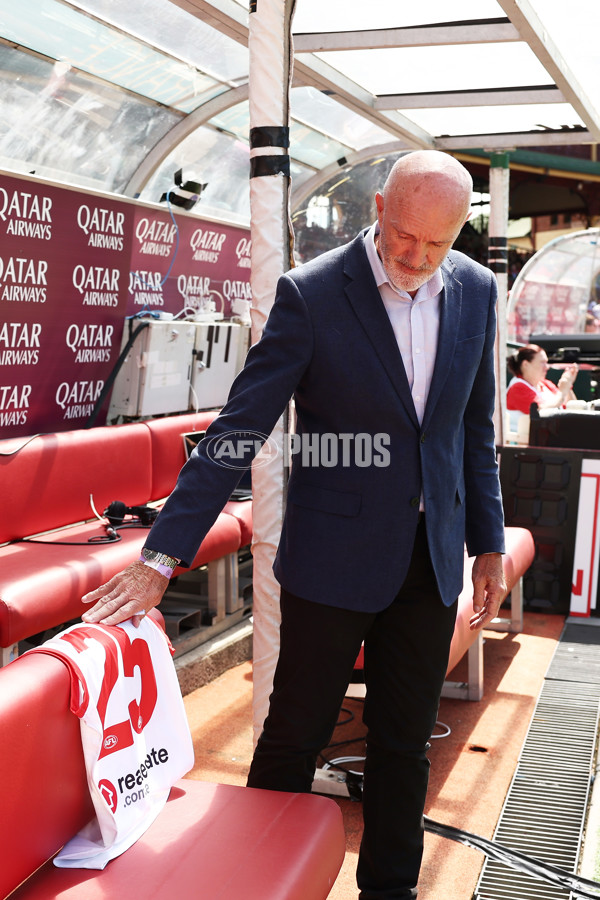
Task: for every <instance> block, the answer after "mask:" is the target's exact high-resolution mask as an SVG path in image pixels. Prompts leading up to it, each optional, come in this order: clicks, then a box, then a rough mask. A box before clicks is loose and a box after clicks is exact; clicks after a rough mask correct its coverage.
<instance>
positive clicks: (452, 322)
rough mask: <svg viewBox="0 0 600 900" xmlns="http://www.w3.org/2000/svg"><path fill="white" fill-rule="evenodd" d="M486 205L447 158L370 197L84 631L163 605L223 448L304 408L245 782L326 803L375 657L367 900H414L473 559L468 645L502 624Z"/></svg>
mask: <svg viewBox="0 0 600 900" xmlns="http://www.w3.org/2000/svg"><path fill="white" fill-rule="evenodd" d="M471 189H472V184H471V179H470V176H469V174H468V173H467V171H466V170H465V169H464V167H463V166H462V165H460V163H458V162H457V161H456V160H455V159H453V158H452V157H450V156H447V155H446V154H443V153H439V152H437V151H416V152H414V153H410V154H408V155H406V156H403V157H401V158H400V159H399V160H398V161H397V162H396V163H395V165H394V167H393V168H392V170H391V172H390V175H389V177H388V179H387V181H386V183H385V186H384V188H383V193H378V194H377V195H376V197H375V201H376V205H377V220H376V222H375V223H374V224H373V225H372V227H371V228H368V229H366V230H365V231H364V232H363V233H361V234H359V235H358V237H357V238H355V240H354V241H352V242H350V243H349V244H347V245H346V246H343V247H340V248H339V249H336V250H333V251H330V252H328V253H325V254H324V255H323V256H321V257H319V258H318V259H316V260H313V261H312V262H309V263H307V264H306V265H303V266H300V267H299V268H297V269H294V270H293V271H291V272H289V273H287V274H286V275H284V276H283V277H282V278H281V279H280V281H279V284H278V288H277V297H276V301H275V304H274V306H273V309H272V312H271V315H270V317H269V320H268V322H267V325H266V327H265V330H264V334H263V337H262V339H261V340H260V341H259V342H258V344H256V345H255V346H254V347H253V348H252V350H251V351H250V353H249V355H248V360H247V363H246V366H245V368H244V370H243V372H242V373H241V374H240V375H239V376H238V378H237V380H236V382H235V383H234V386H233V388H232V391H231V395H230V398H229V400H228V403H227V405H226V406H225V408H224V410H223V411H222V413H221V415H220V416H219V417H218V419H217V420H216V421H215V422H214V423H213V425H212V426H211V428H210V430H209V432H208V434H207V437H206V440H205V441H204V442H203V444H201V445H200V447H199V449H198V451H197V452H196V453H195V454H194V455H193V457H192V459H191V460H190V461H189V462H188V463H187V464H186V466H185V467H184V468H183V470H182V472H181V475H180V477H179V480H178V483H177V486H176V488H175V490H174V492H173V494H172V495H171V497H170V498H169V500H168V501H167V503H166V505H165V508H164V510H163V511H162V512H161V514H160V516H159V517H158V520H157V522H156V523H155V525H154V526H153V528H152V530H151V531H150V533H149V535H148V540H147V542H146V546H147V549H146V550H145V555H146V557H148V558H144V559H141V560H139V561H137V562H134V563H133V564H132V565H131V566H129V567H128V568H127V569H125V571H124V572H123V573H121V574H120V575H117V576H116V577H115V578H114V579H112V580H111V581H110V582H108V584H107V585H105V586H104V587H102V588H100V589H99V590H98V591H94V592H93V593H92V594H89V595H88V596H87V597H86V598H84V599H85V601H86V602H93V601H95V605H94V606H93V607H92V608H91V609H90V610H89V611H88V612H86V613H85V614H84V616H83V618H84V619H85V620H86V621H89V622H105V623H108V624H112V623H116V622H119V621H121V620H123V619H124V618H126V617H129V616H133V617H134V620H135V617H136V616H140V615H141V614H143V613H144V612H145V611H147V610H148V609H150V608H151V607H152V606H155V605H156V604H157V603H158V602H159V601H160V598H161V596H162V594H163V592H164V589H165V588H166V585H167V584H168V577H167V576H168V575H169V570H170V569H171V568H172V567H173V566H174V565H175V563H176V561H177V560H180V559H181V560H183V561H184V563H189V562H190V561H191V560H192V559H193V557H194V554H195V551H196V548H197V547H198V545H199V544H200V542H201V540H202V538H203V537H204V535H205V534H206V532H207V531H208V529H209V528H210V526H211V524H212V522H213V521H214V519H215V518H216V516H217V515H218V513H219V511H220V510H221V508H222V507H223V505H224V503H225V502H226V500H227V498H228V496H229V493H230V491H231V489H232V488H233V486H234V484H235V482H236V481H237V478H238V477H239V474H240V472H239V470H237V471H236V470H235V469H232V468H228V467H226V466H223V465H220V464H219V460H217V459H215V454H214V453H212V454H211V447H212V448H214V447H215V442H218V440H219V438H220V437H223V436H225V435H227V436H228V440H231V436H232V435H233V436H235V435H236V434H237V435H240V447H241V448H242V450H241V451H240V452H245V453H246V454H247V457H248V458H247V460H246V461H247V462H248V463H249V462H250V459H251V453H252V451H251V450H250V449H248V447H249V445H250V444H251V442H248V441H246V442H245V443H244V442H243V440H242V439H241V438H242V436H243V435H246V437H247V434H248V432H253V433H256V432H261V433H263V434H265V435H266V434H269V433H270V431H271V429H272V428H273V426H274V424H275V422H276V421H277V419H278V417H279V416H280V415H281V413H282V411H283V409H284V408H285V406H286V404H287V403H288V401H289V399H290V397H291V396H292V395H293V396H294V398H295V408H296V414H297V429H296V435H297V437H296V438H295V445H297V446H303V442H305V444H306V446H307V447H308V448H309V449H310V448H312V450H314V448H315V447H322V446H324V444H323V442H324V441H326V444H327V448H328V454H327V459H326V460H325V459H323V458H319V456H318V454H315V453H314V452H312V451H311V452H306V453H304V452H298V453H297V455H296V456H295V457H294V460H293V465H292V472H291V476H290V481H289V489H288V498H287V507H286V513H285V519H284V524H283V529H282V534H281V540H280V544H279V549H278V552H277V558H276V562H275V566H274V571H275V574H276V576H277V579H278V581H279V582H280V584H281V615H282V622H281V643H280V653H279V662H278V665H277V670H276V673H275V679H274V687H273V693H272V695H271V699H270V708H269V714H268V716H267V719H266V721H265V724H264V729H263V733H262V735H261V737H260V739H259V741H258V744H257V747H256V751H255V754H254V759H253V762H252V766H251V769H250V775H249V780H248V784H249V785H251V786H254V787H263V788H270V789H273V790H289V791H310V789H311V784H312V780H313V776H314V771H315V766H316V759H317V754H318V753H319V751H320V750H321V749H322V748H323V747H324V746H325V745H326V744H327V743H328V741H329V739H330V736H331V733H332V731H333V728H334V726H335V723H336V719H337V715H338V712H339V708H340V705H341V702H342V699H343V697H344V693H345V690H346V688H347V684H348V680H349V677H350V674H351V672H352V668H353V664H354V661H355V659H356V656H357V654H358V651H359V649H360V646H361V644H362V643H363V642H364V660H365V662H364V666H365V668H364V673H365V682H366V686H367V696H366V702H365V708H364V721H365V723H366V726H367V729H368V735H367V757H366V762H365V773H364V788H363V807H364V833H363V840H362V845H361V851H360V856H359V862H358V869H357V880H358V886H359V890H360V900H401V898H412V897H416V896H417V894H416V885H417V879H418V874H419V868H420V863H421V856H422V848H423V822H422V816H423V808H424V803H425V795H426V790H427V779H428V768H429V761H428V759H427V756H426V751H427V748H428V739H429V737H430V735H431V731H432V729H433V726H434V724H435V720H436V714H437V709H438V704H439V696H440V692H441V688H442V684H443V681H444V677H445V672H446V666H447V661H448V651H449V646H450V640H451V637H452V632H453V628H454V621H455V615H456V599H457V597H458V594H459V593H460V591H461V589H462V580H463V546H464V542H465V540H466V542H467V547H468V550H469V553H470V554H471V555H474V556H475V557H476V559H475V563H474V567H473V611H474V612H473V618H472V620H471V626H472V627H473V628H475V627H479V626H480V625H482V624H484V623H485V622H486V621H489V620H490V619H491V618H493V617H494V616H495V615H496V614H497V610H498V606H499V603H500V600H501V598H502V596H503V593H504V590H505V585H504V578H503V574H502V562H501V553H502V552H503V550H504V544H503V540H504V529H503V517H502V503H501V497H500V488H499V482H498V472H497V465H496V458H495V446H494V430H493V423H492V412H493V406H494V366H493V345H494V339H495V331H496V327H495V326H496V319H495V301H496V285H495V281H494V277H493V275H492V274H491V272H490V271H489V270H488V269H485V268H484V267H482V266H480V265H478V264H477V263H475V262H473V261H472V260H470V259H468V258H467V257H465V256H463V255H462V254H461V253H457V252H455V251H452V250H451V247H452V244H453V242H454V241H455V239H456V237H457V235H458V233H459V231H460V229H461V227H462V225H463V223H464V222H465V220H466V219H467V218H468V216H469V207H470V198H471ZM336 441H337V444H336ZM369 442H370V443H369ZM367 445H369V446H370V449H371V451H372V452H371V454H370V455H369V454H365V446H367ZM332 446H334V447H337V451H338V452H336V453H334V454H332V452H331V448H332ZM165 566H166V568H165Z"/></svg>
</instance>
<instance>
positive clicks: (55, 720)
mask: <svg viewBox="0 0 600 900" xmlns="http://www.w3.org/2000/svg"><path fill="white" fill-rule="evenodd" d="M69 698H70V683H69V675H68V671H67V669H66V667H65V666H64V665H63V664H62V663H61V662H59V660H57V659H53V658H52V657H50V656H42V655H38V654H36V655H31V656H23V657H20V658H19V659H16V660H15V661H14V662H12V663H10V665H8V666H6V667H5V668H3V669H0V723H1V727H2V740H1V741H0V772H2V787H1V788H0V791H1V798H2V799H1V802H0V805H1V807H2V815H1V816H0V846H1V847H2V865H1V866H0V897H6V895H7V894H8V893H10V891H11V890H12V889H13V888H14V887H16V886H17V885H18V884H19V883H20V882H21V881H22V880H23V879H24V878H27V876H28V875H29V874H30V873H31V872H32V871H33V870H34V869H36V868H37V866H39V865H41V864H42V863H43V862H44V861H45V860H46V859H48V857H49V856H52V855H53V854H54V853H56V851H57V850H58V849H59V848H60V847H61V846H62V845H63V844H64V843H65V842H66V841H67V840H69V838H71V837H72V836H73V835H74V834H76V833H77V831H79V829H80V828H82V827H83V826H84V825H85V823H86V822H87V821H89V819H90V818H91V817H92V815H93V808H92V803H91V800H90V798H89V791H88V789H87V781H86V775H85V766H84V763H83V756H82V751H81V736H80V726H79V719H77V718H76V716H74V715H73V714H72V713H70V712H69ZM47 896H51V895H47Z"/></svg>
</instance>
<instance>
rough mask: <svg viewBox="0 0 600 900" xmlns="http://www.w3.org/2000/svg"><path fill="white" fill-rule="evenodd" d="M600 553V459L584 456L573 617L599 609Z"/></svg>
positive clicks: (572, 589) (572, 606) (575, 560)
mask: <svg viewBox="0 0 600 900" xmlns="http://www.w3.org/2000/svg"><path fill="white" fill-rule="evenodd" d="M599 552H600V459H583V460H582V461H581V486H580V489H579V505H578V508H577V531H576V534H575V557H574V560H573V581H572V585H571V606H570V613H571V615H572V616H589V615H590V614H591V611H592V610H593V609H595V608H596V594H597V590H598V554H599Z"/></svg>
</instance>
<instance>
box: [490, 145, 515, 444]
mask: <svg viewBox="0 0 600 900" xmlns="http://www.w3.org/2000/svg"><path fill="white" fill-rule="evenodd" d="M509 181H510V169H509V154H508V152H506V151H504V152H502V153H492V155H491V159H490V221H489V226H488V241H489V251H488V265H489V267H490V269H491V270H492V272H494V273H495V275H496V280H497V282H498V324H497V328H496V358H495V369H496V410H495V414H494V427H495V429H496V444H497V445H498V446H500V447H501V446H502V445H503V444H504V432H505V431H506V430H507V429H506V305H507V304H506V301H507V297H508V238H507V232H508V189H509Z"/></svg>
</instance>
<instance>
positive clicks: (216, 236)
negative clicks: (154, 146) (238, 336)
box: [0, 173, 250, 439]
mask: <svg viewBox="0 0 600 900" xmlns="http://www.w3.org/2000/svg"><path fill="white" fill-rule="evenodd" d="M0 238H1V240H0V439H2V438H11V437H18V436H28V435H31V434H37V433H39V432H49V431H66V430H70V429H74V428H83V427H86V426H89V425H90V424H92V423H93V424H96V425H102V424H104V423H105V422H106V412H107V410H108V406H109V400H110V397H109V396H108V395H107V396H104V397H103V389H104V385H105V383H106V382H107V379H108V378H109V376H110V374H111V372H112V371H113V368H114V366H115V363H116V361H117V359H118V357H119V353H120V347H121V337H122V334H123V328H124V323H125V318H126V317H130V316H136V315H139V314H143V313H144V312H148V311H152V312H160V311H164V312H170V313H172V314H174V315H176V314H178V313H180V312H181V311H182V310H184V309H190V310H198V309H202V308H203V307H205V306H206V304H207V302H209V301H213V302H214V304H215V307H216V309H217V310H222V311H223V313H224V315H225V316H226V317H227V316H229V315H230V312H231V307H232V303H234V301H235V300H236V299H237V298H243V299H248V300H249V299H250V284H249V281H250V269H249V263H250V256H249V251H250V240H249V231H248V229H245V228H242V227H240V226H232V225H226V224H221V223H214V222H210V221H206V220H203V219H200V218H199V217H197V216H194V215H191V214H189V213H184V212H173V213H172V214H171V212H170V211H169V209H168V208H167V207H166V206H165V207H164V208H163V207H159V206H155V205H150V204H142V203H139V202H137V201H133V200H127V199H118V198H115V197H113V196H112V195H106V194H100V193H96V192H94V193H92V192H84V191H81V190H78V189H73V188H66V187H61V186H59V185H54V184H51V183H48V182H43V181H40V180H38V179H33V178H27V177H24V176H23V177H22V176H14V175H8V174H2V173H0ZM104 393H106V392H104ZM100 401H102V402H101V405H100V407H99V408H98V404H99V403H100Z"/></svg>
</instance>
